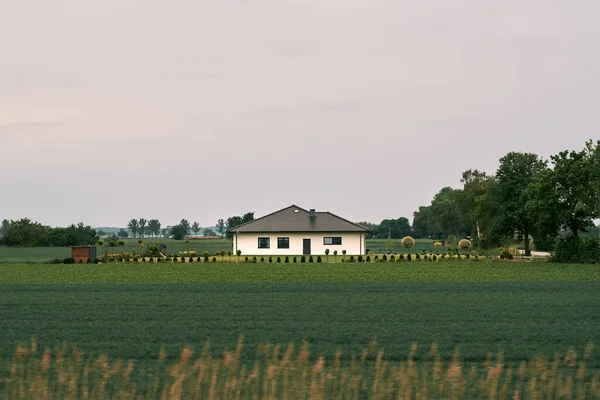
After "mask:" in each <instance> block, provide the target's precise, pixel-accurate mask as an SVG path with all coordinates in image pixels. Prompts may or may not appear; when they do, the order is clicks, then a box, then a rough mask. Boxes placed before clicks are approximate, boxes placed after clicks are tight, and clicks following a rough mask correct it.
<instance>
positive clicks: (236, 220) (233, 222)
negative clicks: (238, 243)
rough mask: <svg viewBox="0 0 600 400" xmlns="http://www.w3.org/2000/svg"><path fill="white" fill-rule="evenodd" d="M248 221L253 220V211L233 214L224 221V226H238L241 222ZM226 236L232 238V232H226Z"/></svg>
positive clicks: (229, 227)
mask: <svg viewBox="0 0 600 400" xmlns="http://www.w3.org/2000/svg"><path fill="white" fill-rule="evenodd" d="M250 221H254V212H248V213H246V214H244V215H242V216H233V217H229V218H227V222H226V223H225V227H226V228H227V229H231V228H235V227H236V226H240V225H242V224H245V223H248V222H250ZM227 238H228V239H231V238H233V234H232V233H228V234H227Z"/></svg>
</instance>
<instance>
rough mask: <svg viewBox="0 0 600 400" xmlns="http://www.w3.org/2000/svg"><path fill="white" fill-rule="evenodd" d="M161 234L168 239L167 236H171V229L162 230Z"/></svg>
mask: <svg viewBox="0 0 600 400" xmlns="http://www.w3.org/2000/svg"><path fill="white" fill-rule="evenodd" d="M160 234H161V235H162V237H163V238H166V237H167V235H168V234H169V229H168V228H162V229H161V230H160Z"/></svg>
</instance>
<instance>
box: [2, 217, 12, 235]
mask: <svg viewBox="0 0 600 400" xmlns="http://www.w3.org/2000/svg"><path fill="white" fill-rule="evenodd" d="M9 228H10V221H9V220H7V219H4V220H2V224H1V225H0V236H3V235H4V233H5V232H7V231H8V229H9Z"/></svg>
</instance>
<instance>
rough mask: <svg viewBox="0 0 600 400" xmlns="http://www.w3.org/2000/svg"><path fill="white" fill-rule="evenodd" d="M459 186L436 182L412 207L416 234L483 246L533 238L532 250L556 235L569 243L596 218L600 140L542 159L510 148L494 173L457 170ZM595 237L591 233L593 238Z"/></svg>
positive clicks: (551, 244)
mask: <svg viewBox="0 0 600 400" xmlns="http://www.w3.org/2000/svg"><path fill="white" fill-rule="evenodd" d="M461 183H462V184H463V187H462V188H460V189H454V188H451V187H444V188H442V189H441V190H440V191H439V192H438V193H437V194H436V195H435V196H434V197H433V199H432V201H431V204H429V205H426V206H421V207H419V209H418V211H416V212H415V213H414V215H413V216H414V219H413V230H414V233H415V236H417V237H432V238H444V237H447V236H449V235H456V236H457V237H469V236H470V237H473V238H475V240H476V241H477V242H479V244H480V245H481V246H483V247H491V246H502V245H506V244H507V243H508V242H509V241H511V240H518V241H523V243H524V248H525V251H529V250H530V248H531V242H530V240H531V239H533V242H534V243H535V248H536V249H538V250H554V249H555V248H556V245H557V244H559V238H560V236H561V234H562V236H565V234H568V235H570V236H571V237H572V238H574V239H569V240H571V241H572V242H573V243H577V242H579V241H580V236H581V234H582V233H586V232H587V231H588V230H589V229H590V228H593V227H594V223H593V220H594V219H596V218H600V141H598V142H596V143H594V142H592V141H591V140H590V141H588V142H586V143H585V145H584V147H583V148H582V149H581V150H578V151H575V150H571V151H568V150H565V151H561V152H559V153H558V154H556V155H552V156H551V157H550V159H549V160H544V159H543V158H541V157H540V156H538V155H536V154H533V153H519V152H510V153H508V154H506V155H505V156H504V157H502V158H500V160H499V167H498V169H497V171H496V172H495V174H493V175H488V174H487V173H485V172H481V171H479V170H476V169H475V170H468V171H465V172H463V174H462V178H461ZM594 240H596V238H594Z"/></svg>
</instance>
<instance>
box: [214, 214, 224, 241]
mask: <svg viewBox="0 0 600 400" xmlns="http://www.w3.org/2000/svg"><path fill="white" fill-rule="evenodd" d="M215 226H216V229H217V232H219V236H221V237H223V236H224V235H225V221H224V220H223V219H222V218H221V219H219V220H218V221H217V224H216V225H215Z"/></svg>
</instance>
